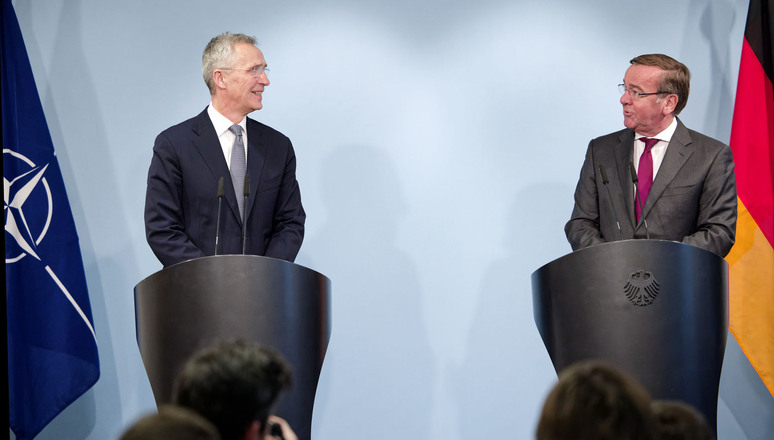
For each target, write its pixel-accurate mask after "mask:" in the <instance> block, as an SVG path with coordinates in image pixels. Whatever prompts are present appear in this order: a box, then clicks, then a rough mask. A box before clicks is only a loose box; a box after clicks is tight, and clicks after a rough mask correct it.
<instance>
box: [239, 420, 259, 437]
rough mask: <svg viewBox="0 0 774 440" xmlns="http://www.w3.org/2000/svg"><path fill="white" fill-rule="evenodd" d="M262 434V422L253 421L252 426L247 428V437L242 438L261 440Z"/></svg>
mask: <svg viewBox="0 0 774 440" xmlns="http://www.w3.org/2000/svg"><path fill="white" fill-rule="evenodd" d="M261 434H262V430H261V422H259V421H258V420H253V422H252V423H250V426H248V427H247V428H245V435H244V436H243V437H242V440H261Z"/></svg>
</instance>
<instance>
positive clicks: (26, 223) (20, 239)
mask: <svg viewBox="0 0 774 440" xmlns="http://www.w3.org/2000/svg"><path fill="white" fill-rule="evenodd" d="M3 161H4V162H5V161H15V162H23V163H24V164H26V166H25V165H21V164H20V166H19V167H17V169H22V170H23V169H25V168H28V169H27V171H24V172H22V173H21V174H20V175H18V176H15V177H13V178H11V180H10V181H9V180H8V179H9V177H7V176H5V175H3V200H4V202H5V203H4V205H5V206H4V208H3V210H4V211H5V232H6V233H7V234H10V235H11V237H13V239H14V241H15V242H16V244H17V245H18V246H13V245H12V243H8V241H6V248H5V264H10V263H15V262H17V261H19V260H21V259H22V258H24V257H25V256H27V255H30V256H32V257H34V258H36V259H38V260H40V256H39V255H38V254H37V252H35V250H36V248H37V246H38V245H39V244H40V243H41V241H43V238H45V236H46V232H48V228H49V226H51V217H52V215H53V199H52V197H51V188H49V186H48V182H47V181H46V178H45V177H44V174H45V172H46V169H47V168H48V164H46V165H45V166H42V167H41V166H37V165H35V163H33V162H32V161H31V160H29V159H28V158H26V157H24V156H23V155H21V154H19V153H17V152H15V151H13V150H9V149H3ZM41 208H43V209H45V211H44V212H41V211H42V209H41ZM9 244H11V246H9Z"/></svg>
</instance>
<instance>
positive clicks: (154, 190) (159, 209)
mask: <svg viewBox="0 0 774 440" xmlns="http://www.w3.org/2000/svg"><path fill="white" fill-rule="evenodd" d="M183 215H184V210H183V179H182V170H181V164H180V158H179V157H178V154H177V151H175V148H174V145H173V143H172V141H171V140H170V139H169V138H168V137H167V136H165V135H164V133H162V134H160V135H159V136H158V137H157V138H156V142H155V144H154V146H153V159H152V160H151V165H150V169H149V170H148V186H147V191H146V194H145V236H146V239H147V240H148V244H149V245H150V247H151V249H152V250H153V253H154V254H156V257H157V258H158V259H159V261H161V264H163V265H164V266H165V267H166V266H171V265H173V264H176V263H179V262H182V261H185V260H190V259H192V258H199V257H203V256H204V255H205V254H204V252H202V251H201V249H199V248H198V247H196V245H195V244H194V243H193V242H192V241H191V239H190V237H189V236H188V235H187V234H186V233H185V223H184V222H185V220H184V218H183Z"/></svg>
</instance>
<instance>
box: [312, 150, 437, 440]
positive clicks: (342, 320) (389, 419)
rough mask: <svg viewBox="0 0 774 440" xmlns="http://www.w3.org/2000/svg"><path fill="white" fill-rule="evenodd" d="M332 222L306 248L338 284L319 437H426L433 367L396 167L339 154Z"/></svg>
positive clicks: (331, 194)
mask: <svg viewBox="0 0 774 440" xmlns="http://www.w3.org/2000/svg"><path fill="white" fill-rule="evenodd" d="M322 169H323V170H325V171H324V175H323V181H322V186H323V189H322V194H323V196H324V204H325V207H326V211H327V212H328V218H327V220H326V222H325V224H324V226H323V227H322V229H321V231H320V232H319V233H318V234H317V236H315V237H310V238H309V240H308V241H307V243H305V245H304V247H305V249H306V252H308V253H309V254H312V255H314V256H315V258H314V259H315V260H317V261H316V262H315V266H316V267H318V268H319V270H320V271H321V272H322V273H324V274H325V275H327V276H329V277H330V278H331V280H332V304H331V309H332V332H331V343H330V346H329V347H328V353H327V355H326V359H325V364H324V366H323V372H322V375H321V379H320V386H319V387H318V392H317V400H316V404H315V414H314V419H315V420H314V425H315V427H313V431H315V432H316V436H317V437H319V438H357V437H362V436H363V435H365V436H366V437H368V438H369V439H375V440H378V439H390V440H391V439H393V438H395V437H396V435H400V433H404V434H405V433H410V434H411V437H412V438H429V435H430V423H431V420H430V418H429V417H428V414H431V413H432V410H431V403H432V383H433V380H432V379H433V377H432V376H433V372H434V370H435V368H434V365H433V364H434V359H433V357H432V355H431V353H430V347H429V344H428V339H427V330H426V327H425V323H424V321H423V313H422V294H421V291H420V287H419V281H418V277H417V274H416V268H415V266H414V264H413V263H412V262H411V260H410V258H409V256H408V255H407V254H406V253H405V252H403V251H402V250H401V249H399V248H398V247H397V246H396V244H395V243H396V240H397V237H396V236H397V232H398V229H399V227H400V221H401V219H402V218H403V217H404V214H405V213H406V200H405V197H404V195H403V190H402V187H401V182H400V181H399V179H398V175H397V172H396V170H395V166H394V164H393V162H392V160H391V158H390V157H389V156H388V155H386V154H385V153H384V152H382V151H380V150H378V149H375V148H371V147H357V146H351V147H342V148H339V149H338V150H336V151H335V152H334V153H332V154H331V155H330V156H329V157H328V158H327V159H326V160H325V161H324V163H323V166H322Z"/></svg>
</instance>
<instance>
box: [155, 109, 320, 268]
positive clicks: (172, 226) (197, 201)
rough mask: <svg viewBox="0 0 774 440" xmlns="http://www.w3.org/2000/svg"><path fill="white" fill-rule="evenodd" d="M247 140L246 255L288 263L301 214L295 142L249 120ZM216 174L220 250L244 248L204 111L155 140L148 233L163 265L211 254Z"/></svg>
mask: <svg viewBox="0 0 774 440" xmlns="http://www.w3.org/2000/svg"><path fill="white" fill-rule="evenodd" d="M247 140H248V145H247V149H248V153H247V174H248V175H249V177H250V194H249V197H248V199H247V201H246V203H245V213H246V218H247V221H246V225H247V241H246V253H247V254H251V255H265V256H267V257H274V258H280V259H283V260H287V261H293V260H295V258H296V255H297V254H298V250H299V248H300V247H301V242H302V240H303V237H304V221H305V219H306V214H305V213H304V209H303V207H302V206H301V194H300V192H299V188H298V182H297V181H296V157H295V152H294V151H293V146H292V144H291V142H290V139H288V138H287V137H286V136H285V135H283V134H282V133H280V132H278V131H276V130H274V129H272V128H271V127H268V126H266V125H264V124H261V123H260V122H257V121H254V120H252V119H250V118H247ZM220 177H223V183H224V191H225V196H224V197H223V201H222V209H221V213H220V236H219V237H220V238H219V249H218V254H241V253H242V220H241V218H240V217H239V208H238V206H237V199H236V197H237V195H236V194H235V193H234V186H233V184H232V183H231V176H230V174H229V170H228V166H227V165H226V159H225V157H224V156H223V150H222V148H221V146H220V142H219V140H218V136H217V134H216V133H215V128H214V126H213V125H212V122H211V121H210V118H209V116H208V115H207V110H206V109H205V110H204V111H203V112H201V113H200V114H199V115H198V116H196V117H194V118H191V119H189V120H187V121H185V122H182V123H180V124H178V125H175V126H173V127H170V128H168V129H167V130H164V131H163V132H162V133H161V134H159V135H158V137H157V138H156V142H155V144H154V146H153V159H152V161H151V165H150V169H149V171H148V188H147V192H146V197H145V233H146V237H147V240H148V244H150V247H151V249H153V252H154V253H155V254H156V257H158V259H159V260H160V261H161V263H162V264H163V265H164V266H165V267H166V266H171V265H173V264H176V263H179V262H182V261H185V260H189V259H192V258H198V257H203V256H207V255H213V254H214V253H215V235H216V226H217V221H218V218H217V217H218V180H219V179H220ZM240 197H243V195H240Z"/></svg>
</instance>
